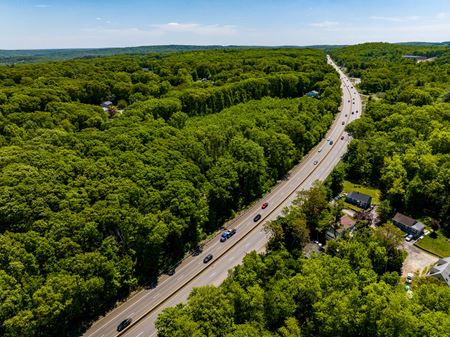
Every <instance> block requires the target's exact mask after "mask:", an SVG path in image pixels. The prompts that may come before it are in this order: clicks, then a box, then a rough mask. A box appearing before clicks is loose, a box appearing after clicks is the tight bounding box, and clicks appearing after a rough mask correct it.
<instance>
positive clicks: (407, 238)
mask: <svg viewBox="0 0 450 337" xmlns="http://www.w3.org/2000/svg"><path fill="white" fill-rule="evenodd" d="M412 239H413V236H412V235H411V234H409V235H408V236H407V237H406V238H405V240H406V241H408V242H409V241H411V240H412Z"/></svg>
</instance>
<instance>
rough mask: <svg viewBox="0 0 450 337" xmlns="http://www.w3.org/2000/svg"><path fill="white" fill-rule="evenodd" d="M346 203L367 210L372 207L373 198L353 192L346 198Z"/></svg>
mask: <svg viewBox="0 0 450 337" xmlns="http://www.w3.org/2000/svg"><path fill="white" fill-rule="evenodd" d="M345 202H348V203H349V204H352V205H355V206H358V207H361V208H364V209H367V208H369V207H370V205H371V203H372V197H371V196H369V195H367V194H364V193H360V192H353V191H352V192H350V193H348V194H347V196H346V198H345Z"/></svg>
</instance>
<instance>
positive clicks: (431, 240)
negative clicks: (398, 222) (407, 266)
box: [416, 231, 450, 257]
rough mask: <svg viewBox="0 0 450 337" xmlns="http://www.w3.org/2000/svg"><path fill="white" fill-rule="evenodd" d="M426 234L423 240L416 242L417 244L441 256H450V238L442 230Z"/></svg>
mask: <svg viewBox="0 0 450 337" xmlns="http://www.w3.org/2000/svg"><path fill="white" fill-rule="evenodd" d="M435 234H436V235H433V233H431V234H430V235H426V236H425V237H424V238H423V239H422V240H419V241H418V242H416V246H418V247H420V248H423V249H425V250H428V251H429V252H431V253H433V254H434V255H437V256H439V257H447V256H450V240H449V239H448V238H447V237H445V236H444V234H442V232H441V231H437V232H435Z"/></svg>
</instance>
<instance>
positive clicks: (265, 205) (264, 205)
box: [261, 202, 269, 209]
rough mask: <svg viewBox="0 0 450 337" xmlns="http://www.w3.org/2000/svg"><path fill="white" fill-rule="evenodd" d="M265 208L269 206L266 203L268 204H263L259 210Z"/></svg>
mask: <svg viewBox="0 0 450 337" xmlns="http://www.w3.org/2000/svg"><path fill="white" fill-rule="evenodd" d="M267 206H269V203H268V202H265V203H264V204H262V205H261V208H262V209H265V208H267Z"/></svg>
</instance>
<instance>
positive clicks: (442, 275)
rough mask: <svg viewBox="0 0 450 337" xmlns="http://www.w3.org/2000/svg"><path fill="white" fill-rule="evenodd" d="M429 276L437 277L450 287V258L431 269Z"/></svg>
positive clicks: (441, 260) (440, 261)
mask: <svg viewBox="0 0 450 337" xmlns="http://www.w3.org/2000/svg"><path fill="white" fill-rule="evenodd" d="M427 276H432V277H436V278H437V279H439V280H442V281H444V282H445V283H447V285H448V286H449V287H450V257H446V258H444V259H440V260H439V261H438V262H437V263H436V264H435V265H434V266H433V268H431V270H430V271H429V272H428V274H427Z"/></svg>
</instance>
